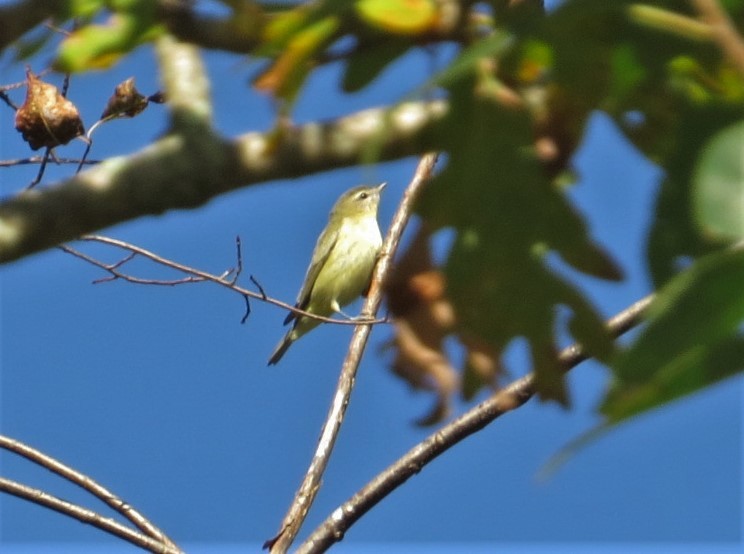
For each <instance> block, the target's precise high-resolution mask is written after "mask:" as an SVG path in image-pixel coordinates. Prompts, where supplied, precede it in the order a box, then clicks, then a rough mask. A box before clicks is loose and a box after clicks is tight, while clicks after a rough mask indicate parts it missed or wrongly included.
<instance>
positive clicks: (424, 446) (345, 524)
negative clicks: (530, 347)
mask: <svg viewBox="0 0 744 554" xmlns="http://www.w3.org/2000/svg"><path fill="white" fill-rule="evenodd" d="M652 299H653V295H649V296H647V297H646V298H643V299H642V300H639V301H638V302H636V303H635V304H633V305H631V306H630V307H628V308H626V309H625V310H623V311H622V312H620V313H619V314H618V315H616V316H615V317H613V318H611V319H610V320H609V321H608V322H607V328H608V330H609V331H610V333H612V334H613V335H615V336H619V335H621V334H623V333H625V332H626V331H628V330H630V329H632V328H633V327H635V326H637V325H638V324H639V323H640V322H641V320H642V317H643V314H644V312H645V311H646V308H647V307H648V305H649V304H650V303H651V301H652ZM587 358H588V355H587V354H586V352H585V351H584V349H583V348H582V346H581V345H579V344H574V345H572V346H569V347H568V348H566V349H565V350H563V351H562V352H561V353H560V354H559V360H560V362H561V364H562V366H563V369H564V371H569V370H570V369H572V368H573V367H575V366H577V365H578V364H580V363H581V362H583V361H584V360H586V359H587ZM534 394H535V374H534V373H530V374H528V375H525V376H524V377H521V378H520V379H517V380H516V381H514V382H513V383H511V384H510V385H508V386H506V387H504V388H503V389H501V390H499V391H498V392H496V393H495V394H494V395H493V396H491V397H490V398H489V399H488V400H486V401H484V402H482V403H481V404H479V405H477V406H476V407H474V408H472V409H471V410H469V411H467V412H466V413H464V414H463V415H461V416H460V417H458V418H457V419H455V420H454V421H452V422H450V423H448V424H447V425H445V426H444V427H442V428H441V429H440V430H439V431H437V432H435V433H434V434H432V435H430V436H429V437H427V438H426V439H425V440H423V441H422V442H420V443H419V444H417V445H416V446H414V447H413V448H412V449H411V450H409V451H408V452H407V453H406V454H405V455H404V456H402V457H401V458H400V459H398V460H397V461H396V462H395V463H393V464H392V465H391V466H389V467H388V468H387V469H385V470H384V471H382V472H381V473H379V474H378V475H377V476H376V477H375V478H374V479H372V481H370V482H369V483H368V484H367V485H365V486H364V487H363V488H362V489H361V490H359V491H358V492H357V493H356V494H355V495H354V496H352V497H351V498H350V499H349V500H347V501H346V502H344V503H343V504H342V505H341V506H339V507H338V508H336V509H335V510H334V511H333V513H331V515H330V516H328V518H327V519H326V520H325V521H324V522H323V523H322V524H321V525H320V526H318V528H316V529H315V531H313V533H312V534H311V535H310V537H309V538H308V539H307V540H306V541H305V542H304V543H303V544H302V545H301V546H300V547H299V548H298V550H297V552H298V553H301V554H311V553H317V552H324V551H325V550H327V549H328V548H329V547H330V546H331V545H332V544H333V543H336V542H338V541H340V540H341V539H342V538H343V536H344V533H346V531H347V530H348V529H349V528H350V527H351V526H352V525H353V524H354V523H355V522H356V521H357V520H358V519H359V518H361V517H362V516H363V515H364V514H365V513H367V512H368V511H369V510H371V509H372V508H373V507H374V506H375V505H376V504H377V503H378V502H380V501H381V500H382V499H383V498H385V497H386V496H387V495H388V494H390V493H391V492H393V491H394V490H395V489H397V488H398V487H399V486H401V485H402V484H403V483H405V482H406V481H407V480H408V479H409V478H410V477H412V476H413V475H415V474H416V473H418V472H419V471H421V469H423V467H424V466H426V465H427V464H428V463H429V462H431V461H433V460H434V459H435V458H437V457H438V456H439V455H441V454H442V453H444V452H446V451H447V450H449V449H450V448H452V447H453V446H455V445H456V444H458V443H459V442H460V441H462V440H463V439H465V438H467V437H469V436H470V435H472V434H474V433H476V432H477V431H479V430H481V429H482V428H484V427H485V426H486V425H488V424H489V423H491V422H492V421H494V420H495V419H496V418H498V417H500V416H502V415H504V414H506V413H507V412H510V411H512V410H515V409H517V408H519V407H520V406H522V405H523V404H525V403H526V402H527V401H528V400H529V399H530V398H532V396H533V395H534Z"/></svg>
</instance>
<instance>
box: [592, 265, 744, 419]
mask: <svg viewBox="0 0 744 554" xmlns="http://www.w3.org/2000/svg"><path fill="white" fill-rule="evenodd" d="M743 284H744V251H742V250H727V251H724V252H717V253H714V254H711V255H709V256H706V257H704V258H701V259H700V260H698V261H697V262H696V263H695V264H693V265H692V266H691V267H690V268H689V269H688V270H686V271H685V272H683V273H681V274H680V275H678V276H677V277H675V278H674V279H672V280H671V281H670V283H669V284H668V285H667V286H665V287H664V288H663V289H662V290H661V291H660V292H659V293H658V296H657V298H656V300H655V301H654V303H653V305H652V306H651V308H650V310H649V315H648V325H647V326H646V328H645V329H644V330H643V332H642V333H641V335H640V336H639V337H638V338H637V339H636V341H635V342H634V343H633V345H632V346H631V347H630V348H629V349H628V350H626V351H624V352H622V353H621V354H620V355H618V356H617V358H616V360H615V361H614V363H613V369H614V374H615V378H616V380H615V383H614V384H613V387H612V389H611V390H610V392H609V394H608V395H607V398H606V400H605V402H604V404H603V406H602V413H603V414H605V415H606V416H607V417H608V418H609V419H610V421H611V422H618V421H621V420H623V419H626V418H628V417H631V416H633V415H636V414H638V413H641V412H644V411H647V410H650V409H653V408H655V407H658V406H659V405H661V404H663V403H665V402H668V401H670V400H673V399H675V398H678V397H680V396H683V395H686V394H690V393H692V392H695V391H696V390H699V389H701V388H703V387H705V386H708V385H710V384H712V383H715V382H716V381H719V380H720V379H723V378H725V377H728V376H730V375H733V374H734V373H735V372H738V371H741V370H742V369H744V337H742V336H741V334H740V332H741V329H742V324H744V294H742V286H743Z"/></svg>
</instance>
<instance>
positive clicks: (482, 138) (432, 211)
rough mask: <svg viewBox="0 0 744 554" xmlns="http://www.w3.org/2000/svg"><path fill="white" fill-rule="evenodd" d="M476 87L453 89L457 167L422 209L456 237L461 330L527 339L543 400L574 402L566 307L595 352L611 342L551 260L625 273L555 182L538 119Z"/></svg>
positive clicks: (452, 147) (454, 282)
mask: <svg viewBox="0 0 744 554" xmlns="http://www.w3.org/2000/svg"><path fill="white" fill-rule="evenodd" d="M475 88H476V87H475V83H474V81H473V79H468V78H466V79H462V80H461V81H460V82H458V83H457V84H456V85H455V86H452V87H451V88H450V91H451V95H450V110H449V112H448V115H447V117H446V119H445V120H444V122H443V123H442V125H441V128H440V130H439V133H440V135H439V139H440V140H441V142H442V143H443V144H445V145H446V146H447V152H448V156H449V161H448V164H447V167H446V168H445V169H444V170H443V172H442V173H441V174H439V175H438V176H437V177H436V178H435V179H434V180H433V181H432V182H431V183H430V184H429V185H428V186H427V188H426V190H425V193H424V196H423V197H422V199H421V202H420V205H419V211H420V213H421V214H422V215H423V216H424V217H425V218H426V220H427V223H429V224H431V225H433V226H435V227H443V226H448V227H453V228H454V229H455V231H456V239H455V242H454V245H453V246H452V249H451V251H450V252H449V255H448V259H447V262H446V274H447V282H448V294H449V295H450V297H451V299H452V301H453V303H454V305H455V308H456V312H457V317H458V321H459V323H460V326H461V329H460V330H459V331H460V332H461V333H465V334H468V335H472V336H475V337H479V338H480V339H482V340H485V341H486V342H487V343H488V344H490V345H491V346H492V347H493V348H495V349H496V350H497V351H502V350H503V349H504V348H505V347H506V345H507V344H508V343H509V342H510V341H511V340H512V339H514V338H516V337H520V336H524V337H525V338H526V339H527V340H528V342H529V346H530V352H531V354H532V358H533V363H534V366H535V371H536V374H537V381H538V383H537V386H538V389H539V391H540V394H541V396H542V397H543V398H552V399H556V400H559V401H560V402H562V403H564V404H565V403H567V401H568V395H567V393H566V391H565V388H564V384H563V378H562V371H561V368H560V367H559V365H558V363H557V361H556V351H557V347H556V338H555V333H556V329H555V326H556V312H557V308H558V306H566V307H568V308H569V309H570V310H571V311H572V313H573V321H572V322H571V329H572V331H573V332H575V333H576V338H577V339H578V340H580V341H582V342H583V343H584V344H585V345H586V347H587V348H588V349H589V350H590V351H591V352H592V353H593V354H595V355H597V356H598V357H600V358H602V359H606V358H607V355H608V354H609V352H610V351H611V342H610V340H609V338H608V336H607V335H606V334H605V333H604V332H602V330H603V324H602V320H601V318H600V317H599V316H598V315H597V314H596V312H595V311H594V309H593V308H592V307H591V305H590V303H589V302H588V301H587V300H586V299H585V298H584V297H583V296H582V295H581V294H580V293H578V292H577V291H576V290H575V289H573V288H572V287H571V286H570V285H568V284H567V283H566V282H565V281H563V280H562V279H561V278H559V277H558V276H557V275H556V274H555V273H553V272H552V271H551V270H550V269H549V264H548V261H547V255H548V253H550V252H554V253H558V254H559V255H561V256H562V257H563V259H564V261H566V262H568V263H569V264H572V265H573V266H574V267H576V268H577V269H579V270H581V271H586V272H589V273H592V274H595V275H598V276H602V277H604V278H618V277H619V271H618V270H617V268H616V267H615V265H614V264H613V263H612V261H611V260H610V259H609V258H608V257H607V256H606V255H605V254H604V253H603V252H602V250H601V249H600V248H599V247H597V246H596V245H595V244H594V243H592V242H591V241H590V240H589V238H588V237H587V231H586V227H585V225H584V223H583V221H582V219H581V217H580V216H579V215H578V214H577V213H576V212H575V211H574V210H573V209H572V207H571V205H570V204H569V202H568V199H567V198H566V196H564V195H563V194H562V193H561V192H559V190H558V189H557V188H555V187H553V186H552V184H551V183H550V181H549V180H548V178H547V177H546V174H545V171H544V169H543V167H542V165H541V163H540V161H539V160H538V159H537V157H536V155H535V153H534V146H533V144H534V135H533V128H532V121H531V119H530V116H529V114H528V113H527V112H525V111H522V110H511V109H505V108H504V107H503V106H501V105H499V104H498V103H496V102H495V101H493V100H492V99H490V98H484V97H480V96H478V95H477V94H475V93H474V90H475Z"/></svg>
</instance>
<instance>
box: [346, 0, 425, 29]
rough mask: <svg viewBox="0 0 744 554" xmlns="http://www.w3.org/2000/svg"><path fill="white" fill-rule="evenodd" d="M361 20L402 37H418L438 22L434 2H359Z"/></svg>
mask: <svg viewBox="0 0 744 554" xmlns="http://www.w3.org/2000/svg"><path fill="white" fill-rule="evenodd" d="M355 7H356V10H357V14H358V15H359V17H360V19H362V20H363V21H364V22H366V23H367V24H368V25H370V26H371V27H374V28H376V29H380V30H382V31H386V32H388V33H396V34H400V35H418V34H422V33H424V32H426V31H428V30H429V29H430V28H431V27H432V26H433V25H434V24H435V23H436V21H437V5H436V3H435V2H434V0H357V2H356V4H355Z"/></svg>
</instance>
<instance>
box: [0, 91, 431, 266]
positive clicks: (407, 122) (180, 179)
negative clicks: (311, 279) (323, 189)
mask: <svg viewBox="0 0 744 554" xmlns="http://www.w3.org/2000/svg"><path fill="white" fill-rule="evenodd" d="M445 112H446V104H445V103H444V102H441V101H437V102H429V103H423V102H412V103H406V104H401V105H400V106H397V107H395V108H392V109H390V110H387V109H382V108H375V109H369V110H365V111H362V112H359V113H356V114H353V115H350V116H347V117H344V118H341V119H338V120H334V121H331V122H326V123H309V124H306V125H302V126H298V127H292V128H288V129H282V130H281V131H279V132H272V133H266V134H262V133H249V134H246V135H242V136H240V137H237V138H236V139H234V140H222V139H220V138H219V137H216V136H213V135H211V134H209V133H207V132H206V130H205V134H204V135H203V136H202V137H200V139H199V140H194V139H193V138H192V139H186V138H184V135H168V136H166V137H164V138H162V139H160V140H158V141H157V142H155V143H154V144H152V145H150V146H148V147H146V148H145V149H143V150H141V151H140V152H137V153H135V154H133V155H131V156H126V157H118V158H112V159H109V160H106V161H105V162H103V163H102V164H101V165H99V166H96V167H94V168H92V169H90V170H88V171H85V172H84V173H81V174H79V175H77V176H76V177H74V178H72V179H69V180H67V181H64V182H62V183H59V184H57V185H55V186H51V187H49V188H45V189H32V190H29V191H27V192H23V193H21V194H19V195H18V196H16V197H14V198H11V199H9V200H6V201H5V202H2V203H0V263H4V262H8V261H11V260H15V259H18V258H21V257H23V256H27V255H29V254H31V253H34V252H38V251H40V250H44V249H46V248H50V247H52V246H54V245H56V244H59V243H62V242H67V241H70V240H73V239H75V238H77V237H79V236H80V235H83V234H86V233H91V232H94V231H97V230H100V229H103V228H105V227H109V226H112V225H115V224H117V223H121V222H123V221H127V220H130V219H134V218H137V217H141V216H143V215H156V214H161V213H163V212H165V211H167V210H171V209H176V208H196V207H198V206H201V205H203V204H204V203H206V202H207V201H208V200H210V199H211V198H214V197H215V196H217V195H219V194H223V193H225V192H228V191H231V190H234V189H237V188H240V187H245V186H249V185H252V184H256V183H264V182H267V181H272V180H275V179H284V178H291V177H299V176H303V175H308V174H311V173H315V172H319V171H324V170H328V169H333V168H338V167H345V166H351V165H356V164H359V163H360V162H361V161H362V159H363V156H364V154H365V153H367V152H368V151H369V149H370V145H376V146H377V154H378V156H377V159H379V160H392V159H399V158H403V157H405V156H410V155H415V154H418V153H422V152H425V151H427V150H428V149H430V148H431V146H432V145H431V141H430V140H428V134H429V132H430V131H431V129H432V127H433V126H434V125H435V124H436V123H437V122H438V121H439V120H441V118H442V116H443V115H444V114H445Z"/></svg>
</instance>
